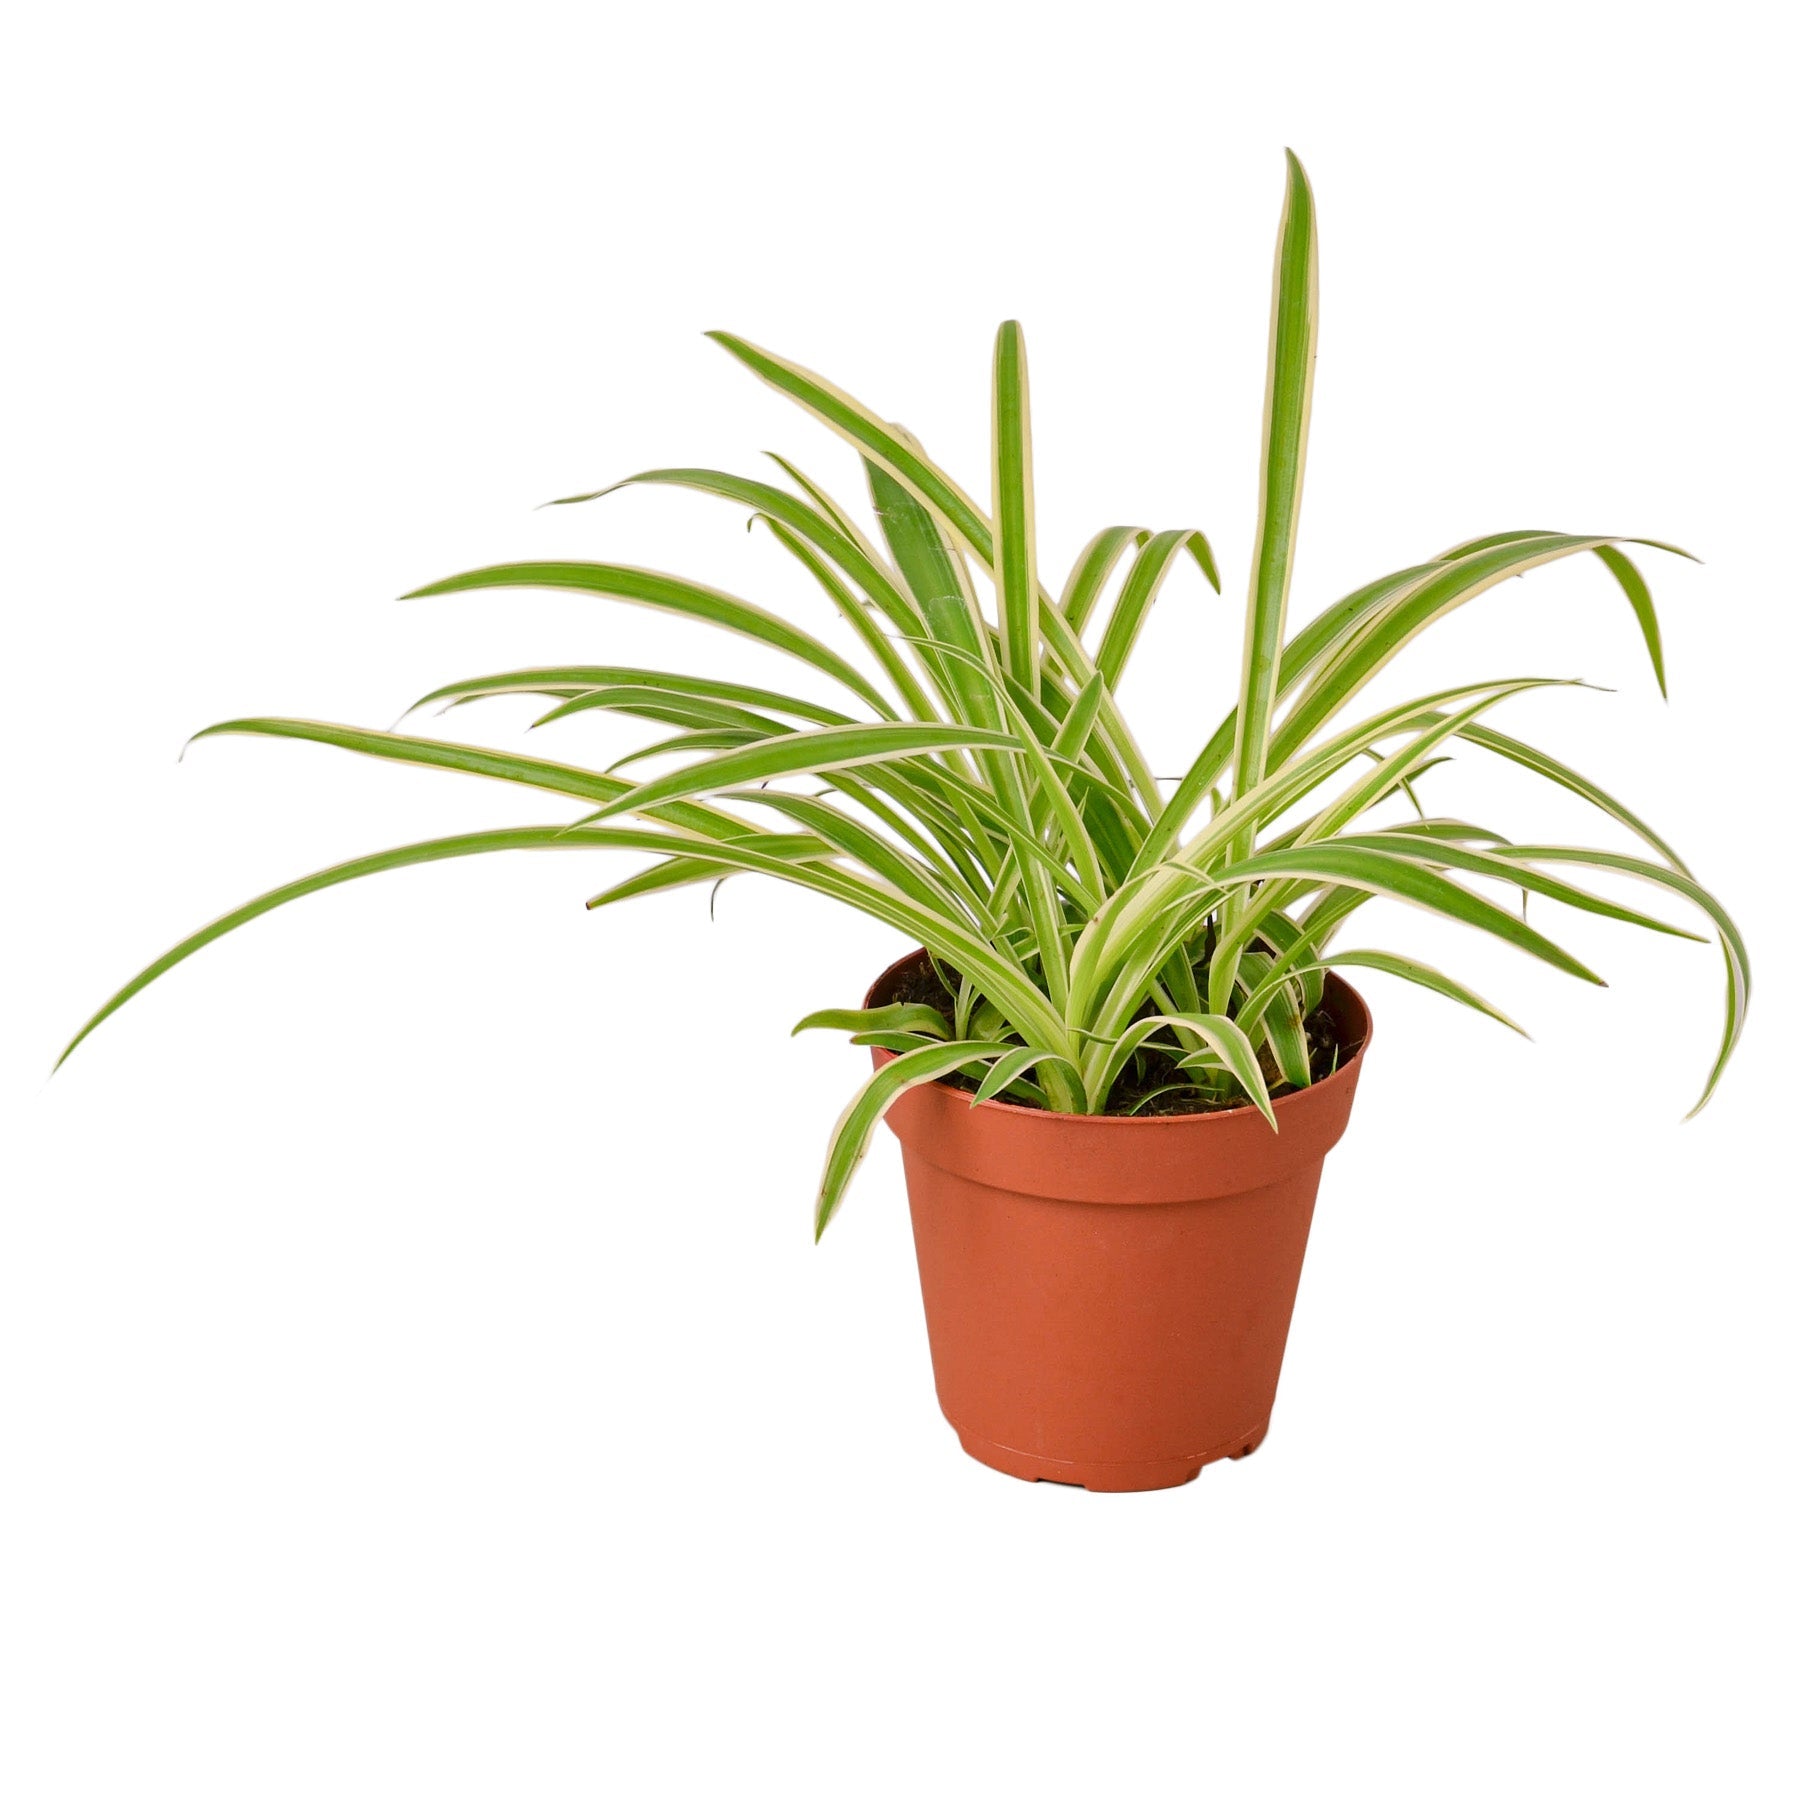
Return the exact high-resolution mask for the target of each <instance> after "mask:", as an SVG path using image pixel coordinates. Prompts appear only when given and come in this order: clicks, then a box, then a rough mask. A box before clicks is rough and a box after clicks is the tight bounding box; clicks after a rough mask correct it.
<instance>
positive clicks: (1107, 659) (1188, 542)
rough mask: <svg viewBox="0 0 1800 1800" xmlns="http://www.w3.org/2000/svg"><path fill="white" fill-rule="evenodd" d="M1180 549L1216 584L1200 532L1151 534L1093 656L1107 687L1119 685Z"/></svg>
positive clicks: (1216, 575) (1208, 550)
mask: <svg viewBox="0 0 1800 1800" xmlns="http://www.w3.org/2000/svg"><path fill="white" fill-rule="evenodd" d="M1183 550H1186V551H1188V552H1189V553H1190V554H1191V555H1192V556H1193V558H1194V560H1195V561H1196V562H1197V563H1198V564H1199V565H1200V568H1201V571H1202V572H1203V573H1204V574H1205V575H1206V577H1207V579H1208V580H1209V581H1211V583H1212V585H1213V587H1214V589H1215V590H1216V589H1217V588H1218V585H1219V572H1218V569H1217V567H1216V565H1215V564H1214V562H1213V559H1212V547H1211V546H1210V545H1209V544H1208V543H1207V541H1206V538H1205V535H1204V534H1203V533H1201V532H1198V531H1159V532H1158V533H1157V534H1156V535H1155V536H1154V537H1153V538H1151V540H1150V541H1149V543H1147V544H1146V545H1145V546H1144V547H1143V549H1142V550H1140V551H1139V552H1138V554H1137V557H1136V558H1135V560H1134V561H1133V563H1132V565H1131V573H1130V574H1129V575H1128V576H1127V577H1126V578H1125V585H1124V587H1123V588H1122V589H1121V590H1120V592H1119V598H1118V600H1117V602H1116V603H1115V604H1114V606H1113V609H1112V615H1111V617H1110V618H1108V620H1107V621H1106V632H1105V635H1104V636H1103V637H1102V638H1101V640H1100V648H1099V650H1098V652H1097V653H1096V654H1095V657H1094V664H1095V667H1096V668H1097V669H1098V670H1099V671H1100V674H1101V677H1102V678H1103V679H1104V680H1105V682H1106V685H1107V686H1108V687H1109V688H1117V687H1118V685H1119V679H1120V677H1121V676H1122V675H1123V674H1124V673H1125V665H1126V663H1127V662H1128V661H1129V660H1130V658H1131V652H1132V650H1133V648H1134V647H1135V646H1136V644H1137V639H1138V633H1139V632H1140V631H1142V630H1143V628H1144V621H1145V619H1147V618H1148V617H1149V616H1150V608H1151V607H1152V606H1154V605H1155V604H1156V596H1157V594H1158V593H1159V592H1160V591H1161V588H1162V584H1163V581H1164V578H1165V577H1166V576H1167V575H1168V573H1169V570H1170V569H1171V568H1173V567H1174V564H1175V558H1176V557H1177V556H1178V555H1180V553H1181V552H1182V551H1183Z"/></svg>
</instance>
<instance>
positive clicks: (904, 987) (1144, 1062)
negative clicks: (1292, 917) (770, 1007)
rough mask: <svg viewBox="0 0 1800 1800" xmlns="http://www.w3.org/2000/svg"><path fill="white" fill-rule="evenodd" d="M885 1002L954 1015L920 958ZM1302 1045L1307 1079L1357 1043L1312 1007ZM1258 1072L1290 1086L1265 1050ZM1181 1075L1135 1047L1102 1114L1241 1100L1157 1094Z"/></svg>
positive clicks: (971, 1080) (1220, 1105) (1318, 1077)
mask: <svg viewBox="0 0 1800 1800" xmlns="http://www.w3.org/2000/svg"><path fill="white" fill-rule="evenodd" d="M887 997H888V999H890V1000H898V1001H903V1002H906V1003H907V1004H909V1005H918V1006H935V1007H936V1008H937V1010H938V1011H939V1012H941V1013H942V1014H943V1015H944V1017H945V1018H946V1019H952V1018H954V1016H955V1011H956V1001H955V998H954V996H953V995H952V994H951V992H950V990H949V989H948V988H947V987H946V986H945V985H944V983H943V981H942V980H941V979H940V978H939V976H938V972H937V970H936V969H935V968H934V967H933V966H932V964H931V963H930V961H929V960H925V961H921V962H920V963H918V964H916V965H914V966H913V967H912V968H910V969H905V970H902V971H901V973H900V976H899V977H898V979H897V980H896V981H895V982H894V984H893V988H892V991H891V992H890V993H889V995H888V996H887ZM1152 1010H1153V1009H1152V1007H1151V1006H1150V1005H1149V1003H1146V1004H1145V1005H1144V1007H1143V1008H1142V1009H1141V1010H1140V1012H1139V1015H1138V1016H1139V1017H1143V1016H1145V1015H1147V1014H1148V1013H1149V1012H1150V1011H1152ZM1306 1047H1307V1050H1308V1052H1309V1053H1310V1055H1311V1059H1312V1078H1313V1080H1314V1081H1323V1080H1324V1079H1325V1077H1326V1076H1327V1075H1329V1074H1330V1073H1331V1072H1332V1071H1333V1070H1334V1069H1335V1068H1336V1067H1337V1066H1338V1063H1339V1061H1340V1060H1341V1058H1342V1057H1344V1056H1349V1055H1353V1054H1354V1053H1355V1052H1356V1050H1357V1048H1358V1046H1357V1045H1355V1044H1348V1045H1346V1044H1341V1043H1339V1041H1338V1030H1337V1021H1336V1020H1335V1019H1333V1018H1332V1016H1331V1014H1330V1013H1329V1012H1327V1011H1326V1010H1325V1008H1324V1007H1322V1006H1320V1007H1316V1008H1315V1009H1314V1010H1313V1011H1312V1012H1310V1013H1309V1014H1308V1015H1307V1018H1306ZM1262 1068H1263V1075H1264V1077H1265V1078H1266V1079H1267V1081H1268V1084H1269V1092H1270V1094H1271V1095H1276V1094H1284V1093H1291V1092H1292V1091H1293V1090H1292V1088H1291V1087H1290V1085H1289V1084H1288V1083H1287V1082H1285V1081H1283V1080H1282V1079H1281V1078H1280V1076H1279V1075H1277V1073H1276V1071H1275V1066H1274V1064H1273V1063H1272V1062H1271V1061H1270V1059H1269V1053H1268V1051H1267V1049H1265V1050H1264V1051H1263V1054H1262ZM983 1072H984V1071H982V1070H979V1069H977V1070H975V1071H974V1072H973V1073H971V1074H963V1073H961V1072H958V1073H956V1074H952V1075H946V1076H945V1077H944V1080H945V1082H946V1083H947V1084H948V1085H949V1086H951V1087H960V1088H967V1089H968V1090H969V1091H970V1092H973V1091H974V1090H975V1088H976V1087H977V1086H979V1085H980V1081H981V1077H982V1074H983ZM1184 1079H1185V1073H1184V1071H1183V1070H1181V1069H1180V1068H1178V1067H1177V1066H1176V1063H1175V1059H1174V1058H1173V1057H1172V1056H1165V1055H1164V1054H1163V1053H1162V1052H1161V1051H1158V1050H1144V1051H1140V1052H1139V1053H1138V1055H1137V1056H1135V1057H1134V1058H1133V1059H1132V1064H1131V1067H1130V1068H1128V1069H1127V1070H1126V1071H1125V1073H1124V1074H1123V1075H1121V1076H1120V1077H1119V1079H1118V1080H1117V1081H1116V1082H1114V1083H1113V1090H1112V1093H1111V1094H1110V1095H1108V1097H1107V1102H1106V1112H1107V1115H1108V1116H1115V1115H1124V1114H1128V1113H1130V1114H1135V1115H1136V1116H1137V1117H1138V1118H1140V1119H1154V1118H1168V1117H1173V1116H1175V1115H1177V1114H1181V1113H1197V1112H1227V1111H1230V1110H1231V1109H1233V1108H1235V1107H1239V1106H1243V1105H1245V1104H1246V1102H1245V1101H1244V1100H1243V1099H1242V1098H1241V1097H1240V1098H1237V1099H1230V1100H1218V1099H1213V1098H1211V1097H1210V1096H1208V1095H1206V1094H1203V1093H1201V1092H1200V1091H1199V1089H1198V1088H1191V1087H1188V1088H1177V1089H1176V1090H1175V1091H1174V1092H1172V1093H1167V1094H1158V1093H1157V1092H1156V1090H1157V1089H1158V1088H1160V1087H1164V1086H1166V1085H1167V1084H1168V1083H1170V1082H1172V1081H1181V1080H1184ZM1146 1095H1155V1098H1154V1099H1150V1100H1148V1101H1146V1100H1145V1096H1146ZM1008 1099H1009V1103H1010V1104H1013V1105H1019V1106H1029V1105H1030V1104H1031V1102H1030V1101H1029V1100H1028V1099H1025V1098H1024V1097H1022V1096H1008Z"/></svg>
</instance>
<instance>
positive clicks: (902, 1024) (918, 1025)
mask: <svg viewBox="0 0 1800 1800" xmlns="http://www.w3.org/2000/svg"><path fill="white" fill-rule="evenodd" d="M803 1031H916V1032H920V1033H922V1034H923V1035H924V1036H926V1037H934V1038H947V1037H949V1035H950V1027H949V1025H948V1023H947V1022H946V1021H945V1018H944V1015H943V1014H942V1013H941V1012H939V1011H938V1009H937V1008H936V1007H935V1006H918V1005H912V1004H908V1003H903V1002H897V1003H895V1004H893V1005H890V1006H862V1007H844V1006H828V1007H826V1008H825V1009H824V1010H823V1011H822V1012H811V1013H808V1014H807V1015H806V1017H805V1018H804V1019H802V1020H801V1021H800V1023H799V1024H798V1025H796V1026H795V1027H794V1029H793V1030H792V1032H790V1033H789V1034H788V1035H789V1036H790V1037H798V1036H799V1035H800V1033H801V1032H803Z"/></svg>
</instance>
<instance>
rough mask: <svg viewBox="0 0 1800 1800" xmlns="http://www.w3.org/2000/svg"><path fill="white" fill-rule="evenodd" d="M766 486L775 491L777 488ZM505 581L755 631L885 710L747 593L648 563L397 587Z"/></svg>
mask: <svg viewBox="0 0 1800 1800" xmlns="http://www.w3.org/2000/svg"><path fill="white" fill-rule="evenodd" d="M770 491H771V492H772V493H774V492H779V490H778V489H771V490H770ZM511 587H532V588H550V589H554V590H561V591H563V592H568V593H579V594H599V595H602V596H604V597H605V598H607V599H610V600H628V601H631V602H632V603H633V604H635V605H638V606H649V607H655V608H657V609H659V610H661V611H663V612H673V613H681V614H684V615H685V616H687V617H688V618H693V619H702V620H704V621H705V622H706V623H707V624H709V625H717V626H719V627H720V628H721V629H722V630H725V631H733V632H736V633H737V634H738V635H739V636H740V637H747V638H754V639H755V640H756V641H757V642H759V643H763V644H767V645H769V646H770V647H771V648H772V649H775V650H779V651H781V652H782V653H783V654H784V655H786V656H792V657H794V658H796V659H797V660H798V661H800V662H803V663H808V664H810V665H811V666H812V667H813V668H815V669H818V670H820V671H822V672H823V673H824V674H827V675H829V676H830V677H831V678H832V679H833V680H834V681H837V682H840V683H841V684H842V685H843V686H845V687H847V688H848V689H849V690H850V691H851V692H852V693H853V694H856V695H857V696H858V697H859V698H861V699H863V700H866V701H867V702H868V703H869V705H871V706H873V707H875V708H876V709H877V710H878V711H885V710H887V702H886V701H885V700H883V699H882V697H881V693H880V690H879V689H877V688H876V687H875V686H874V685H873V684H872V683H870V682H869V680H868V679H867V678H866V677H865V676H863V675H862V674H860V673H859V672H858V671H857V670H856V669H855V668H853V667H852V666H851V665H850V664H849V663H847V662H845V661H844V659H843V658H842V657H841V656H839V655H838V654H837V652H836V651H835V650H831V649H828V648H827V647H826V646H825V645H824V644H821V643H820V642H819V640H818V639H817V638H815V637H811V636H809V635H808V634H807V633H806V632H804V631H801V630H800V629H799V628H798V627H796V626H793V625H790V624H788V622H787V621H786V620H785V619H780V618H777V617H776V616H775V614H774V613H771V612H764V611H763V609H762V608H761V607H760V606H752V605H751V604H750V602H749V601H747V600H739V599H737V598H736V597H735V596H734V595H731V594H727V593H723V592H721V591H720V590H719V589H718V588H709V587H703V586H701V584H700V583H699V582H697V581H685V580H683V579H682V578H681V577H680V576H677V575H663V574H659V573H658V572H657V571H656V570H654V569H634V568H628V567H626V566H625V565H624V564H622V563H587V562H523V563H498V564H496V565H495V566H494V567H492V568H487V569H471V570H469V571H468V573H467V574H463V575H451V576H449V577H447V578H446V579H445V580H443V581H433V582H428V583H427V584H426V585H425V586H424V587H422V588H414V589H413V591H412V592H411V593H410V594H402V595H401V598H402V599H403V600H424V599H429V598H431V597H432V596H434V595H438V594H463V593H472V592H475V591H477V590H480V589H486V588H511Z"/></svg>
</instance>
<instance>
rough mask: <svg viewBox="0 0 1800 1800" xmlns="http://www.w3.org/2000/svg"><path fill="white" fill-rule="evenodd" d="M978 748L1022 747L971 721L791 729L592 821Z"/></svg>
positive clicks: (666, 779)
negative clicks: (788, 778)
mask: <svg viewBox="0 0 1800 1800" xmlns="http://www.w3.org/2000/svg"><path fill="white" fill-rule="evenodd" d="M976 747H980V748H983V749H989V750H1007V751H1014V752H1016V751H1019V750H1021V749H1022V748H1023V746H1022V745H1021V744H1020V743H1019V741H1018V740H1017V739H1016V738H1013V737H1009V736H1008V735H1007V734H1006V733H1005V732H1000V731H982V730H980V729H978V728H977V727H975V726H973V725H916V724H911V723H900V724H892V723H881V724H875V725H825V726H821V727H820V729H819V730H817V731H796V732H790V733H788V734H787V735H785V736H783V737H779V738H774V739H768V740H765V741H763V742H761V743H756V744H748V745H746V746H744V747H743V748H742V749H739V750H727V751H725V752H723V753H722V754H721V755H718V756H710V757H707V758H706V759H705V760H703V761H701V762H698V763H694V764H692V765H691V766H689V767H688V768H685V769H676V770H674V771H672V772H671V773H669V774H667V775H659V776H657V777H656V779H655V780H654V781H646V782H644V783H642V784H641V785H640V786H638V787H634V788H632V789H631V790H630V791H629V792H628V793H624V794H620V795H619V796H618V797H617V798H616V799H612V800H609V801H608V802H607V804H606V805H604V806H602V807H601V808H600V809H599V810H598V811H597V812H595V813H594V814H593V815H592V819H593V821H594V822H596V823H597V822H598V821H600V820H602V819H609V818H612V817H614V816H615V815H617V814H619V813H628V812H647V811H649V810H650V809H651V808H653V807H658V806H664V805H667V803H668V802H669V801H671V800H686V799H691V798H693V797H694V796H696V795H700V794H716V793H720V792H722V791H723V790H724V789H726V788H734V787H743V786H746V785H747V784H749V783H751V782H757V781H773V780H775V779H776V778H777V777H779V776H783V775H815V774H819V773H821V772H824V771H826V770H830V769H847V768H854V767H855V766H857V765H858V764H860V763H872V762H891V761H893V760H894V759H896V758H900V757H914V756H917V755H919V754H920V752H922V751H932V750H958V749H973V748H976Z"/></svg>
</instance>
